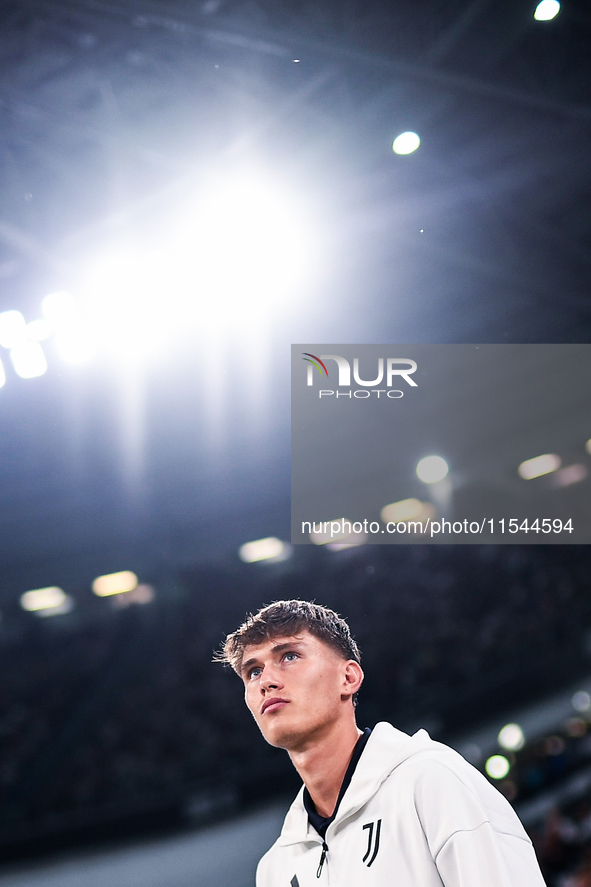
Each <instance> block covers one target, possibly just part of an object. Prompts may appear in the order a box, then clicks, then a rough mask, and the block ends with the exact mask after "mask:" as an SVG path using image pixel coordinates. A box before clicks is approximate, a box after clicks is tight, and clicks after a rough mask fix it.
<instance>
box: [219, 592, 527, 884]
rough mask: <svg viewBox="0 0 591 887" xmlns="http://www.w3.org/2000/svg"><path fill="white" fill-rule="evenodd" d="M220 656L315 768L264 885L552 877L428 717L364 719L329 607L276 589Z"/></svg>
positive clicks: (269, 734)
mask: <svg viewBox="0 0 591 887" xmlns="http://www.w3.org/2000/svg"><path fill="white" fill-rule="evenodd" d="M217 658H218V659H219V660H221V661H223V662H227V663H229V664H230V665H231V666H232V668H233V669H234V670H235V671H236V672H237V673H238V674H239V675H240V676H241V678H242V680H243V681H244V686H245V690H246V704H247V706H248V708H249V709H250V711H251V713H252V715H253V717H254V719H255V721H256V722H257V724H258V726H259V728H260V730H261V733H262V734H263V736H264V737H265V739H266V740H267V742H269V743H270V744H271V745H274V746H277V747H279V748H284V749H286V750H287V752H288V754H289V756H290V758H291V760H292V762H293V764H294V766H295V768H296V770H297V771H298V773H299V774H300V776H301V777H302V780H303V782H304V785H303V786H302V789H301V791H300V792H299V794H298V796H297V797H296V799H295V801H294V803H293V804H292V806H291V808H290V810H289V812H288V814H287V816H286V818H285V823H284V825H283V830H282V832H281V835H280V837H279V838H278V840H277V841H276V842H275V844H274V845H273V847H271V849H270V850H269V851H268V852H267V853H266V854H265V855H264V856H263V858H262V859H261V861H260V863H259V866H258V869H257V887H313V885H323V884H331V885H334V887H362V885H367V887H374V885H375V887H385V885H395V887H441V885H442V884H444V885H445V887H544V880H543V878H542V875H541V873H540V869H539V867H538V863H537V860H536V857H535V854H534V851H533V848H532V845H531V842H530V840H529V838H528V836H527V834H526V833H525V831H524V829H523V826H522V825H521V823H520V822H519V819H518V818H517V816H516V814H515V812H514V811H513V809H512V807H511V805H510V804H509V803H508V801H506V800H505V798H504V797H503V796H502V795H501V794H500V792H498V791H497V790H496V789H495V788H494V787H493V786H492V785H490V783H489V782H488V780H487V779H486V778H485V777H484V776H483V775H482V774H481V773H479V772H478V771H477V770H476V769H475V768H474V767H472V766H471V765H470V764H468V763H467V762H466V761H465V760H464V759H463V758H462V757H461V756H460V755H459V754H457V752H455V751H453V750H452V749H451V748H448V747H447V746H445V745H442V744H441V743H439V742H434V741H433V740H431V739H430V738H429V736H428V734H427V733H426V732H425V731H424V730H419V731H418V733H415V734H414V736H409V735H407V734H406V733H402V732H401V731H400V730H397V729H395V728H394V727H392V726H391V725H390V724H387V723H380V724H378V725H377V726H376V727H374V729H373V730H369V729H366V730H365V731H364V732H362V731H361V730H359V729H358V727H357V724H356V721H355V702H356V698H357V692H358V690H359V688H360V686H361V683H362V681H363V671H362V670H361V665H360V655H359V650H358V648H357V644H356V643H355V641H354V640H353V638H352V637H351V634H350V631H349V627H348V625H347V623H346V622H345V621H344V620H343V619H341V618H340V617H339V616H338V615H337V614H336V613H334V612H333V611H332V610H329V609H328V608H326V607H321V606H319V605H318V604H312V603H308V602H306V601H299V600H292V601H278V602H276V603H274V604H271V605H270V606H268V607H264V608H263V609H262V610H260V611H259V612H258V613H257V614H256V615H255V616H249V617H248V618H247V620H246V621H245V622H244V624H243V625H242V626H241V627H240V628H239V629H238V630H237V631H235V632H234V633H233V634H230V635H228V637H227V638H226V642H225V644H224V649H223V651H222V653H221V654H219V655H218V656H217Z"/></svg>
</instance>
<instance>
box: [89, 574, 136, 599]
mask: <svg viewBox="0 0 591 887" xmlns="http://www.w3.org/2000/svg"><path fill="white" fill-rule="evenodd" d="M137 584H138V578H137V576H136V575H135V573H132V572H131V570H122V571H121V572H119V573H109V574H107V575H105V576H98V578H97V579H95V580H94V582H93V583H92V590H93V591H94V593H95V594H96V595H98V597H107V596H108V595H110V594H123V593H125V592H126V591H133V589H134V588H136V587H137Z"/></svg>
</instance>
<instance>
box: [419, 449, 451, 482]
mask: <svg viewBox="0 0 591 887" xmlns="http://www.w3.org/2000/svg"><path fill="white" fill-rule="evenodd" d="M416 472H417V476H418V478H419V479H420V480H422V481H423V483H426V484H435V483H437V482H438V481H440V480H443V478H444V477H447V475H448V472H449V465H448V464H447V462H446V461H445V459H442V458H441V456H425V458H424V459H421V461H420V462H419V464H418V465H417V467H416Z"/></svg>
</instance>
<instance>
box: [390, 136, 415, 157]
mask: <svg viewBox="0 0 591 887" xmlns="http://www.w3.org/2000/svg"><path fill="white" fill-rule="evenodd" d="M420 144H421V139H420V137H419V136H418V135H417V133H416V132H401V133H400V135H399V136H396V138H395V139H394V141H393V143H392V150H393V151H394V153H395V154H412V153H413V151H416V150H417V148H418V147H419V145H420Z"/></svg>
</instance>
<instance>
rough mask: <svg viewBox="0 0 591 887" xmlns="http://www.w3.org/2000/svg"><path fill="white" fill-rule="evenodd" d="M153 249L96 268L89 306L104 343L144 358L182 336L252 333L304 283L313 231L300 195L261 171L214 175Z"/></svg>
mask: <svg viewBox="0 0 591 887" xmlns="http://www.w3.org/2000/svg"><path fill="white" fill-rule="evenodd" d="M169 230H170V235H169V237H168V238H167V239H164V238H161V240H160V248H159V249H158V250H153V251H151V252H147V251H145V252H139V251H137V250H136V251H134V250H122V251H120V252H119V253H118V254H112V255H110V256H103V257H102V259H100V261H97V262H96V263H95V265H94V266H93V267H92V268H90V269H89V273H88V279H87V283H86V285H85V286H84V287H83V288H82V289H83V291H82V292H81V303H80V304H81V307H82V308H83V311H84V314H85V316H86V318H87V320H88V325H89V327H90V329H92V331H93V334H94V335H95V337H96V341H97V343H101V345H104V346H105V347H106V348H107V349H108V350H110V351H111V353H114V354H115V356H116V357H117V359H119V360H122V361H123V362H127V363H137V362H138V361H143V360H145V359H147V358H150V357H151V356H152V355H153V354H154V353H155V352H157V351H158V352H160V351H162V349H164V348H166V347H168V346H169V345H170V343H171V342H172V341H174V340H175V339H177V338H178V336H179V335H181V334H185V333H186V332H187V331H191V332H192V331H194V330H197V331H198V332H199V333H201V335H210V336H215V335H216V334H218V333H219V332H220V331H222V330H223V331H224V333H225V334H226V333H227V331H228V329H229V328H230V327H235V328H237V329H239V330H240V332H241V334H242V335H244V334H245V333H246V332H248V329H249V327H250V328H252V329H254V330H256V331H258V332H260V329H261V326H262V325H264V324H265V323H269V322H270V321H271V319H273V318H276V317H277V312H278V308H279V306H281V305H282V304H286V299H287V298H288V297H289V296H290V295H298V296H301V294H302V293H303V292H305V286H306V281H305V277H306V274H307V272H308V270H309V268H310V267H311V256H312V253H313V246H312V244H313V243H314V234H313V232H312V231H311V225H310V220H309V219H307V220H305V221H304V219H303V217H300V215H299V213H298V211H297V210H296V208H295V198H294V197H293V195H292V196H291V197H290V196H284V195H283V194H282V191H281V188H280V187H274V185H273V184H272V183H270V182H269V181H265V179H264V178H263V177H262V176H261V177H255V176H252V175H250V176H240V177H238V176H235V177H233V178H228V177H226V178H224V179H221V178H220V179H217V180H216V179H215V178H214V177H213V176H211V177H210V184H209V186H208V188H207V190H206V191H205V190H204V191H203V193H202V194H201V195H198V198H197V199H196V200H195V201H193V202H192V204H191V205H190V206H189V207H187V206H185V208H184V210H182V211H180V212H178V213H177V216H176V217H175V219H174V221H172V222H171V224H170V225H169Z"/></svg>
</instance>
